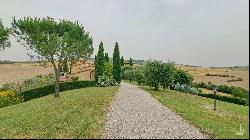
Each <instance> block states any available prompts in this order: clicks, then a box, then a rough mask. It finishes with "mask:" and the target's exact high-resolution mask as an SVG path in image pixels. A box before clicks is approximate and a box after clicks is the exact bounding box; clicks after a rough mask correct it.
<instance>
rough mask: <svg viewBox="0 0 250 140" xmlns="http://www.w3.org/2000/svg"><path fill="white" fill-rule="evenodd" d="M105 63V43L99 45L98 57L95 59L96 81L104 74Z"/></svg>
mask: <svg viewBox="0 0 250 140" xmlns="http://www.w3.org/2000/svg"><path fill="white" fill-rule="evenodd" d="M104 63H105V58H104V48H103V43H102V42H101V43H100V45H99V50H98V53H97V56H96V58H95V80H96V81H97V80H98V77H99V76H102V75H103V73H104Z"/></svg>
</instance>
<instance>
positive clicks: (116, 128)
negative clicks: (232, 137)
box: [102, 82, 209, 139]
mask: <svg viewBox="0 0 250 140" xmlns="http://www.w3.org/2000/svg"><path fill="white" fill-rule="evenodd" d="M102 138H105V139H125V138H126V139H158V138H164V139H173V138H183V139H190V138H193V139H196V138H203V139H204V138H209V137H208V136H206V135H204V134H202V133H201V132H199V130H198V129H197V128H195V127H193V126H190V125H189V124H188V123H186V122H185V121H184V120H182V118H181V117H180V116H178V115H177V114H175V113H174V112H172V111H171V110H170V109H168V108H166V107H164V106H163V105H162V104H161V103H159V102H158V101H157V100H156V99H154V98H153V97H152V96H151V95H150V94H149V93H147V92H146V91H144V90H142V89H139V88H137V87H136V86H134V85H131V84H128V83H124V82H123V83H121V87H120V89H119V92H118V94H116V99H115V101H114V102H113V103H112V105H111V110H110V112H109V113H108V115H107V122H106V126H105V132H104V133H103V136H102Z"/></svg>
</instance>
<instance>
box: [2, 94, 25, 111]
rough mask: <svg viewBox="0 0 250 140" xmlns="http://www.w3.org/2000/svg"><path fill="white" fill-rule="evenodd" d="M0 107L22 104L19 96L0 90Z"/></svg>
mask: <svg viewBox="0 0 250 140" xmlns="http://www.w3.org/2000/svg"><path fill="white" fill-rule="evenodd" d="M0 102H1V103H0V107H4V106H9V105H12V104H16V103H19V102H22V98H21V96H19V94H16V93H15V92H14V91H11V90H0Z"/></svg>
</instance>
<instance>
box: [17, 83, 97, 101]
mask: <svg viewBox="0 0 250 140" xmlns="http://www.w3.org/2000/svg"><path fill="white" fill-rule="evenodd" d="M95 85H96V82H95V81H75V82H64V83H60V87H61V91H67V90H72V89H79V88H85V87H93V86H95ZM53 90H54V84H52V85H46V86H43V87H39V88H35V89H31V90H28V91H24V92H22V93H21V95H22V97H23V99H24V101H28V100H31V99H35V98H40V97H43V96H46V95H49V94H52V93H53Z"/></svg>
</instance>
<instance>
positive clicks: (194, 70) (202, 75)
mask: <svg viewBox="0 0 250 140" xmlns="http://www.w3.org/2000/svg"><path fill="white" fill-rule="evenodd" d="M177 67H179V68H181V69H183V70H185V71H188V72H189V73H190V74H191V75H193V76H194V81H195V82H205V83H207V82H211V83H214V84H217V85H228V86H236V87H242V88H245V89H249V68H248V67H247V68H221V67H218V68H217V67H216V68H210V67H191V66H184V65H177ZM208 73H209V74H223V75H230V76H234V77H218V76H206V74H208ZM237 78H242V79H243V81H235V82H227V81H228V80H231V79H237Z"/></svg>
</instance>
